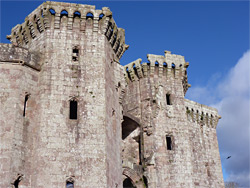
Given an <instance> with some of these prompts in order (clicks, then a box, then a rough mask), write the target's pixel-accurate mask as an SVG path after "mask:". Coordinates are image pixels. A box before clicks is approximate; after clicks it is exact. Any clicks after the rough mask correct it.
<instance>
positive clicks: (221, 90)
mask: <svg viewBox="0 0 250 188" xmlns="http://www.w3.org/2000/svg"><path fill="white" fill-rule="evenodd" d="M249 70H250V50H249V51H247V52H246V53H245V54H244V55H243V56H242V58H240V60H239V61H238V62H237V64H236V65H235V66H234V67H233V68H232V69H231V70H230V72H229V73H228V74H227V75H226V77H225V79H223V80H214V82H213V84H212V83H211V81H210V82H209V84H207V86H206V87H194V88H190V91H189V93H188V95H187V98H190V99H192V100H195V101H197V102H200V103H203V104H207V105H210V106H213V107H216V108H217V109H218V110H219V114H220V115H221V116H222V119H221V120H220V121H219V124H218V126H217V135H218V141H219V146H220V154H221V161H222V165H223V168H224V171H225V172H226V174H227V179H225V181H235V182H237V183H239V184H240V185H241V186H242V187H250V169H249V160H250V159H249V148H250V147H249V134H250V132H249V131H250V129H249V126H250V121H249V116H250V111H249V108H250V96H249V95H250V92H249V89H250V84H249V81H250V74H249V73H250V71H249ZM227 156H232V157H231V158H230V159H226V157H227Z"/></svg>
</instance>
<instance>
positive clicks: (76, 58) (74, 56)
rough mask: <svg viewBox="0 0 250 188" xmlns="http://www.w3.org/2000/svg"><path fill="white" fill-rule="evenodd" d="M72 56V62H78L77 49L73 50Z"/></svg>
mask: <svg viewBox="0 0 250 188" xmlns="http://www.w3.org/2000/svg"><path fill="white" fill-rule="evenodd" d="M72 52H73V55H72V60H73V61H78V57H79V49H78V48H76V47H75V48H73V51H72Z"/></svg>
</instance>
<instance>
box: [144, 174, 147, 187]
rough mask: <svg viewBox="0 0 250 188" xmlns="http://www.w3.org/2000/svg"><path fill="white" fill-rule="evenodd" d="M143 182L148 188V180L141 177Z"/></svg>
mask: <svg viewBox="0 0 250 188" xmlns="http://www.w3.org/2000/svg"><path fill="white" fill-rule="evenodd" d="M143 182H144V185H145V187H146V188H148V180H147V178H146V177H145V176H143Z"/></svg>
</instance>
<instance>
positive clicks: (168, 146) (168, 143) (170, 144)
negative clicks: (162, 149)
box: [166, 136, 172, 150]
mask: <svg viewBox="0 0 250 188" xmlns="http://www.w3.org/2000/svg"><path fill="white" fill-rule="evenodd" d="M166 142H167V150H172V140H171V136H166Z"/></svg>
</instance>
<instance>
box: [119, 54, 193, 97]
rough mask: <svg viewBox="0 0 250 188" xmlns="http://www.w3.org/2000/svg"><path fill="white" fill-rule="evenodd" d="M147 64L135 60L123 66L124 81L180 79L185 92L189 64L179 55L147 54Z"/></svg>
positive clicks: (187, 85)
mask: <svg viewBox="0 0 250 188" xmlns="http://www.w3.org/2000/svg"><path fill="white" fill-rule="evenodd" d="M147 58H148V63H141V61H142V59H137V60H135V61H133V62H131V63H129V64H127V65H125V66H124V75H125V79H126V81H127V83H128V82H133V81H137V80H139V79H141V78H143V77H158V78H163V79H181V80H182V86H183V92H184V94H185V93H186V92H187V90H188V88H189V87H191V85H190V84H189V83H188V79H187V68H188V66H189V63H188V62H186V61H185V59H184V57H183V56H181V55H176V54H171V52H169V51H165V56H161V55H154V54H148V55H147Z"/></svg>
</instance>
